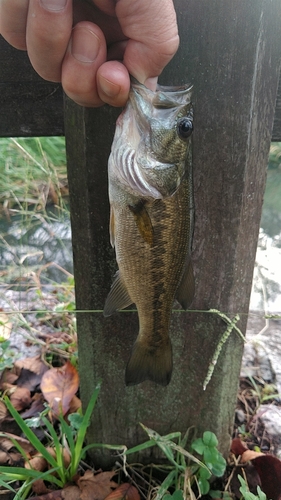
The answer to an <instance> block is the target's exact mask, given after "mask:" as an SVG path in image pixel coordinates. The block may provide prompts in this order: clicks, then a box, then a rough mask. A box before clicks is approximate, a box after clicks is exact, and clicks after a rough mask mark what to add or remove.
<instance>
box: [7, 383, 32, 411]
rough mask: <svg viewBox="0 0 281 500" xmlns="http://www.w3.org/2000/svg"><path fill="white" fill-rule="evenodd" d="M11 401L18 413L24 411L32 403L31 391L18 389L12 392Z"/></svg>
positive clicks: (23, 388) (24, 388)
mask: <svg viewBox="0 0 281 500" xmlns="http://www.w3.org/2000/svg"><path fill="white" fill-rule="evenodd" d="M10 401H11V403H12V405H13V407H14V408H15V409H16V410H17V411H21V410H24V409H25V408H27V407H28V406H29V405H30V403H31V397H30V391H29V390H28V389H27V388H26V387H16V388H15V390H12V392H11V395H10Z"/></svg>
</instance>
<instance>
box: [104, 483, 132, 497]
mask: <svg viewBox="0 0 281 500" xmlns="http://www.w3.org/2000/svg"><path fill="white" fill-rule="evenodd" d="M105 500H140V494H139V492H138V490H137V488H136V487H135V486H133V485H132V484H130V483H123V484H120V486H118V488H116V490H114V491H112V492H111V493H110V494H109V495H108V496H107V497H106V499H105Z"/></svg>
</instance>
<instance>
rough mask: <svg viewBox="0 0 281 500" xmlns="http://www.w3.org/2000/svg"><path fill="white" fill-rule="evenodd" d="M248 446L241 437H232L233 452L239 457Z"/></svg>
mask: <svg viewBox="0 0 281 500" xmlns="http://www.w3.org/2000/svg"><path fill="white" fill-rule="evenodd" d="M247 449H248V448H247V447H246V446H245V444H244V443H243V441H241V439H240V438H234V439H232V443H231V452H232V453H233V454H234V455H235V456H236V457H239V455H243V453H244V451H246V450H247Z"/></svg>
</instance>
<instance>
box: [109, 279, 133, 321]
mask: <svg viewBox="0 0 281 500" xmlns="http://www.w3.org/2000/svg"><path fill="white" fill-rule="evenodd" d="M131 304H132V299H131V298H130V296H129V294H128V292H127V289H126V287H125V285H124V283H123V281H122V280H121V278H120V273H119V271H117V273H116V275H115V279H114V281H113V283H112V286H111V289H110V292H109V294H108V296H107V299H106V301H105V305H104V309H103V315H104V316H105V317H107V316H111V314H112V313H114V312H115V311H116V310H117V309H125V307H128V306H130V305H131Z"/></svg>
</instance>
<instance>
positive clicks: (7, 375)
mask: <svg viewBox="0 0 281 500" xmlns="http://www.w3.org/2000/svg"><path fill="white" fill-rule="evenodd" d="M17 379H18V375H17V374H16V373H14V372H13V371H12V370H10V369H9V368H5V370H3V372H2V373H1V378H0V389H2V390H5V389H4V384H12V385H14V383H15V381H16V380H17Z"/></svg>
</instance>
